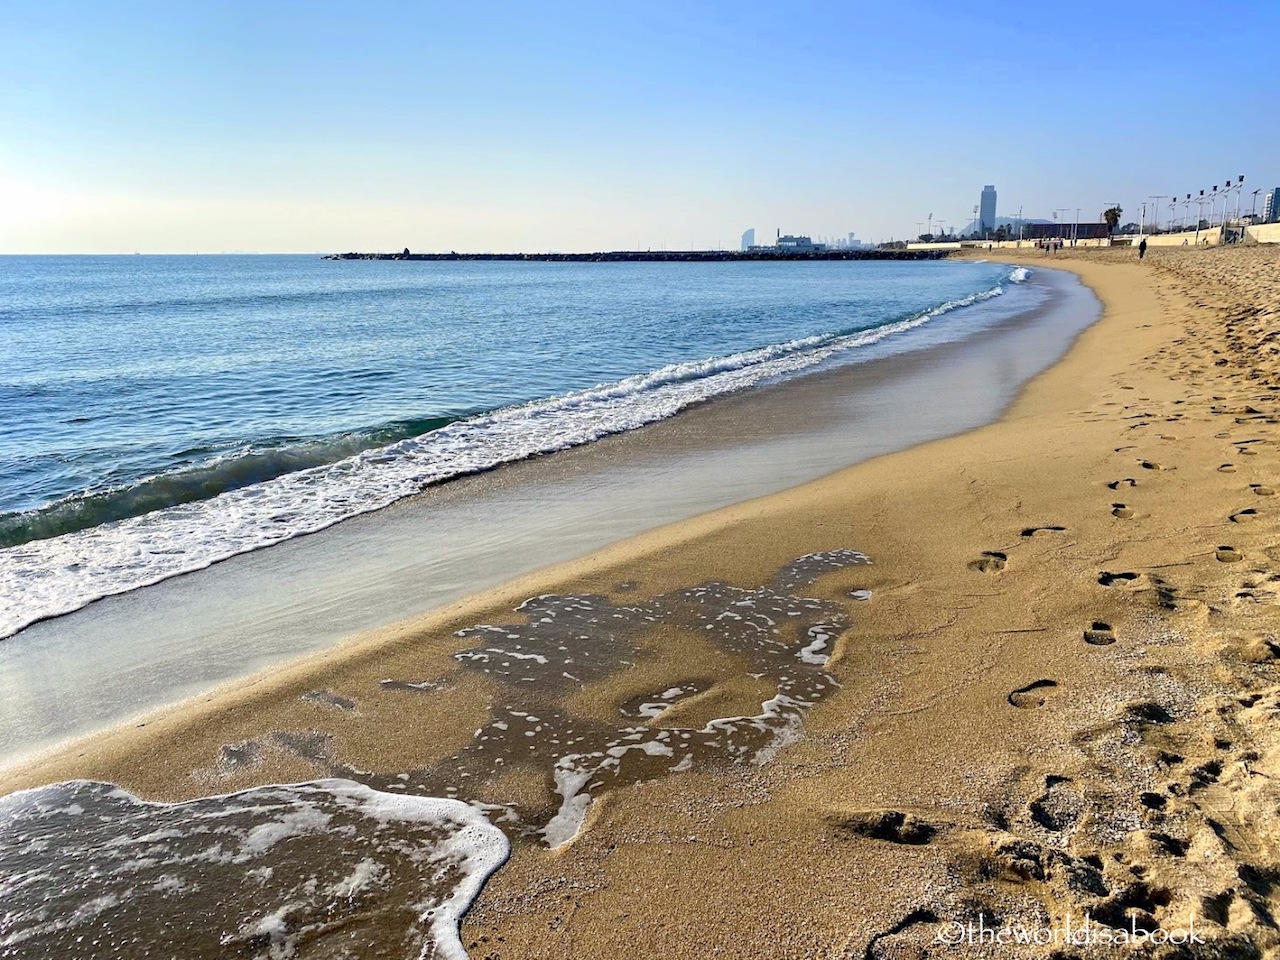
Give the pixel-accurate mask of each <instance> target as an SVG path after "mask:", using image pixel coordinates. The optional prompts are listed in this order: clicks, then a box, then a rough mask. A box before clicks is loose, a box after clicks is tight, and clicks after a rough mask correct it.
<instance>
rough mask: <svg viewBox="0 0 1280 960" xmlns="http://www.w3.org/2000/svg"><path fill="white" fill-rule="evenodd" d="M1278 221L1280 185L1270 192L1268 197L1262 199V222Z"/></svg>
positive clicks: (1279, 214) (1279, 215)
mask: <svg viewBox="0 0 1280 960" xmlns="http://www.w3.org/2000/svg"><path fill="white" fill-rule="evenodd" d="M1276 221H1280V187H1276V188H1275V189H1274V190H1272V191H1271V192H1270V193H1268V194H1267V196H1266V199H1265V200H1263V201H1262V222H1263V223H1275V222H1276Z"/></svg>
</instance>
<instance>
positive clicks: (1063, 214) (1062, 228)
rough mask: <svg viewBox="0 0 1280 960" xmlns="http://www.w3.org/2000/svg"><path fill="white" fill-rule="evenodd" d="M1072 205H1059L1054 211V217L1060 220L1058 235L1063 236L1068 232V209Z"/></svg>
mask: <svg viewBox="0 0 1280 960" xmlns="http://www.w3.org/2000/svg"><path fill="white" fill-rule="evenodd" d="M1070 209H1071V208H1070V207H1058V208H1057V209H1056V210H1054V211H1053V217H1054V219H1055V220H1057V221H1058V231H1057V232H1058V236H1059V237H1062V236H1063V234H1065V233H1066V232H1067V211H1068V210H1070Z"/></svg>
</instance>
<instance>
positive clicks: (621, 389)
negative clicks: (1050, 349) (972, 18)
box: [0, 267, 1029, 637]
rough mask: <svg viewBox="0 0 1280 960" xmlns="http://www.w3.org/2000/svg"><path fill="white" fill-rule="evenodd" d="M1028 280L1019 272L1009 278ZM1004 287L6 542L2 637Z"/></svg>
mask: <svg viewBox="0 0 1280 960" xmlns="http://www.w3.org/2000/svg"><path fill="white" fill-rule="evenodd" d="M1027 276H1029V274H1028V272H1027V271H1026V269H1025V268H1023V267H1019V268H1017V269H1015V270H1014V271H1012V273H1010V274H1009V276H1008V280H1009V281H1011V282H1013V283H1021V282H1023V281H1025V280H1026V279H1027ZM1003 292H1004V291H1003V288H1002V287H1001V286H999V285H997V286H995V287H992V288H991V289H989V290H985V291H983V292H981V293H977V294H974V295H972V296H969V297H965V298H963V299H959V300H953V301H949V302H947V303H944V304H941V305H940V306H937V307H935V308H933V309H931V310H928V311H925V312H924V313H921V314H918V315H916V316H913V317H909V318H907V319H904V320H899V321H897V322H894V323H889V324H885V325H883V326H880V327H875V328H873V329H870V330H864V331H861V332H858V333H854V334H848V335H841V336H832V335H825V336H815V337H807V338H804V339H800V340H793V341H790V342H788V343H782V344H776V345H772V346H768V347H763V348H760V349H757V350H749V351H746V352H743V353H738V354H733V355H731V356H726V357H714V358H710V359H706V360H699V361H695V362H690V363H679V364H673V365H671V366H667V367H663V368H662V369H660V370H656V371H652V372H650V373H645V374H640V375H636V376H632V377H627V378H626V379H623V380H619V381H617V382H616V383H608V384H603V385H600V386H597V387H593V388H591V389H589V390H583V391H579V392H577V393H572V394H568V395H565V396H560V397H553V398H550V399H545V400H538V401H534V402H531V403H527V404H523V405H520V406H514V407H507V408H504V409H501V410H497V411H494V412H492V413H488V414H485V415H481V416H477V417H473V418H470V419H467V420H460V421H457V422H455V423H451V424H449V425H448V426H445V427H442V428H441V429H439V430H435V431H433V432H431V433H428V434H424V435H423V436H420V437H413V438H410V439H407V440H401V441H399V442H398V443H394V444H391V445H390V446H386V447H380V448H377V449H373V450H365V451H363V452H361V453H358V454H356V455H354V456H350V457H347V458H346V459H343V460H339V461H337V462H336V463H332V464H328V465H325V466H320V467H313V468H310V469H306V470H299V471H297V472H294V473H289V474H285V475H284V476H280V477H277V478H275V479H273V480H269V481H266V482H263V483H258V484H254V485H252V486H248V487H242V488H239V489H236V490H231V491H228V492H226V493H223V494H220V495H219V496H217V497H213V498H212V499H208V500H201V501H197V502H193V503H185V504H181V505H178V506H174V507H169V508H167V509H164V510H158V511H156V512H153V513H148V514H144V515H142V516H136V517H130V518H128V519H125V520H120V521H117V522H114V523H109V524H104V525H101V526H97V527H92V528H90V529H86V530H80V531H76V532H74V533H68V534H65V535H63V536H59V537H53V538H50V539H46V540H34V541H30V542H28V543H24V544H20V545H18V546H15V547H10V548H7V549H4V550H0V637H6V636H10V635H12V634H14V633H16V632H17V631H19V630H21V629H22V628H23V627H25V626H27V625H28V624H31V623H34V622H36V621H38V620H43V619H47V618H49V617H54V616H58V615H60V614H65V613H70V612H71V611H73V610H77V609H79V608H81V607H83V606H85V605H87V604H89V603H91V602H92V601H94V600H97V599H99V598H101V597H105V596H110V595H112V594H118V593H125V592H128V591H130V590H135V589H137V588H139V587H144V586H148V585H150V584H153V583H158V582H160V581H162V580H166V579H168V578H170V577H173V576H177V575H178V574H182V573H188V572H190V571H193V570H199V569H202V568H204V567H208V566H210V565H212V564H214V563H217V562H219V561H221V560H226V559H228V558H230V557H233V556H236V555H238V554H242V553H247V552H249V551H252V550H257V549H260V548H262V547H266V546H270V545H272V544H276V543H280V542H282V541H284V540H289V539H291V538H293V537H297V536H301V535H304V534H308V533H314V532H316V531H318V530H322V529H324V528H325V527H329V526H332V525H333V524H335V523H338V522H340V521H342V520H345V519H347V518H349V517H353V516H356V515H358V514H362V513H369V512H371V511H374V510H378V509H381V508H382V507H385V506H388V505H389V504H391V503H394V502H395V501H397V500H400V499H403V498H404V497H407V496H411V495H413V494H415V493H418V492H420V491H422V490H423V489H424V488H425V487H427V486H430V485H431V484H434V483H439V482H442V481H444V480H448V479H450V478H453V477H459V476H465V475H467V474H472V473H478V472H481V471H484V470H489V469H492V468H494V467H497V466H499V465H501V464H503V463H510V462H513V461H516V460H523V459H526V458H528V457H532V456H535V455H539V454H546V453H552V452H555V451H558V450H564V449H567V448H570V447H575V446H579V445H581V444H585V443H590V442H591V441H593V440H597V439H599V438H601V437H604V436H608V435H610V434H614V433H621V432H623V431H627V430H632V429H635V428H636V427H640V426H643V425H645V424H648V423H653V422H655V421H658V420H663V419H666V418H667V417H670V416H673V415H674V414H676V413H678V412H680V411H681V410H683V409H685V408H687V407H689V406H692V405H693V404H697V403H700V402H702V401H705V400H708V399H710V398H712V397H716V396H720V395H723V394H726V393H731V392H734V391H737V390H742V389H745V388H747V387H751V386H755V385H758V384H761V383H765V382H772V381H776V380H779V379H783V378H786V377H788V376H791V375H795V374H798V373H800V372H803V371H805V370H809V369H811V368H813V367H815V366H817V365H819V364H822V363H824V362H826V361H828V360H831V359H832V358H835V357H838V356H839V355H841V354H843V353H846V352H848V351H852V350H856V349H857V348H859V347H866V346H869V345H871V344H874V343H878V342H880V341H882V340H884V339H885V338H887V337H892V336H894V335H896V334H901V333H904V332H906V331H908V330H912V329H914V328H916V327H919V326H921V325H922V324H925V323H928V322H929V321H930V320H932V319H934V318H936V317H938V316H941V315H943V314H946V313H949V312H951V311H953V310H956V309H958V308H961V307H965V306H969V305H972V304H975V303H978V302H981V301H984V300H989V299H991V298H992V297H997V296H999V295H1000V294H1001V293H1003Z"/></svg>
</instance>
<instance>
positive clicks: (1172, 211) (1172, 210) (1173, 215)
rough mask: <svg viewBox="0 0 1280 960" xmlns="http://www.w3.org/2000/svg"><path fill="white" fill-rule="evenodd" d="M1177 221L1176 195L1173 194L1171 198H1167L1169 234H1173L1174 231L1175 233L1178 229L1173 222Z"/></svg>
mask: <svg viewBox="0 0 1280 960" xmlns="http://www.w3.org/2000/svg"><path fill="white" fill-rule="evenodd" d="M1177 219H1178V195H1177V194H1176V193H1175V194H1174V195H1173V196H1171V197H1170V198H1169V232H1170V233H1174V232H1175V231H1177V229H1178V228H1177V226H1175V222H1176V221H1177Z"/></svg>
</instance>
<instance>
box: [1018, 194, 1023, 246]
mask: <svg viewBox="0 0 1280 960" xmlns="http://www.w3.org/2000/svg"><path fill="white" fill-rule="evenodd" d="M1018 249H1019V250H1021V249H1022V205H1021V204H1019V205H1018Z"/></svg>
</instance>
